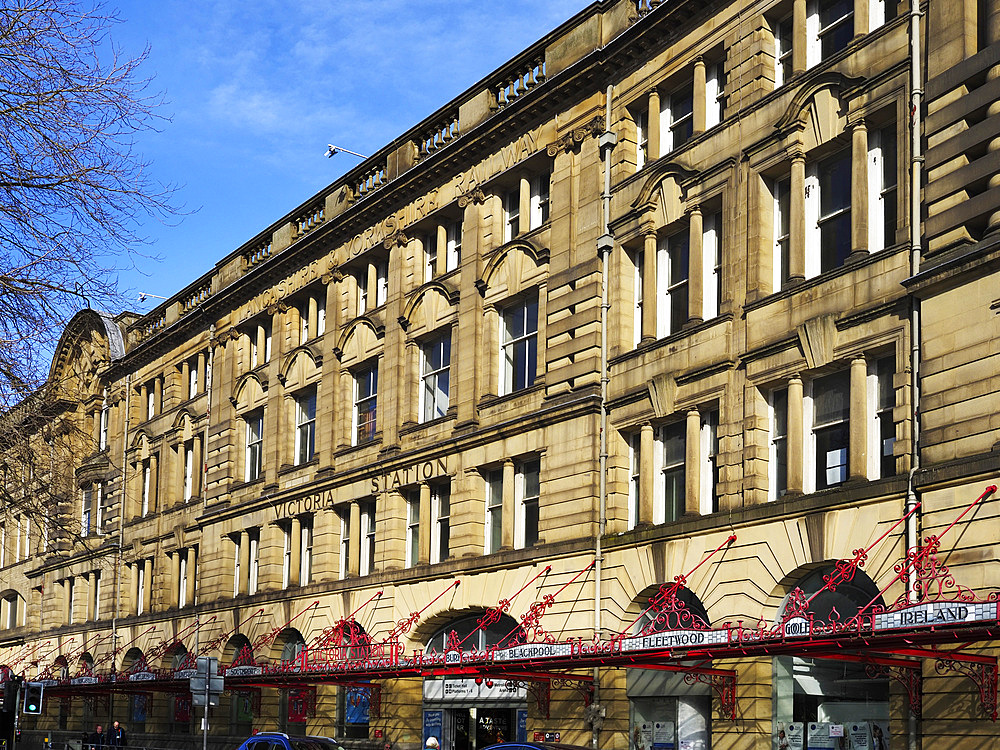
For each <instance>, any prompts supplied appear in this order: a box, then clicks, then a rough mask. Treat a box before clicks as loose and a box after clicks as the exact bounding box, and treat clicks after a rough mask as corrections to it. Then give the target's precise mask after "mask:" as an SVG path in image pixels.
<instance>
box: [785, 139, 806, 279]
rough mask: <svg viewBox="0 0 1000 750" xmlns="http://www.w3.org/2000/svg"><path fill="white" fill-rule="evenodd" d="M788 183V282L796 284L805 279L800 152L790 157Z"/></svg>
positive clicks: (802, 162)
mask: <svg viewBox="0 0 1000 750" xmlns="http://www.w3.org/2000/svg"><path fill="white" fill-rule="evenodd" d="M789 183H790V186H791V191H790V192H791V195H789V200H788V202H789V212H790V213H791V216H789V217H788V219H789V224H788V231H789V235H790V236H789V238H788V245H789V248H788V281H789V282H790V283H792V284H797V283H799V282H801V281H803V280H804V279H805V277H806V155H805V154H803V153H802V152H801V151H799V152H796V153H795V154H794V155H793V156H792V173H791V179H790V180H789Z"/></svg>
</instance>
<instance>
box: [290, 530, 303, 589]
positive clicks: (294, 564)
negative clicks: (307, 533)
mask: <svg viewBox="0 0 1000 750" xmlns="http://www.w3.org/2000/svg"><path fill="white" fill-rule="evenodd" d="M288 546H289V550H290V552H291V554H290V555H289V559H288V585H289V586H298V585H299V583H300V581H299V571H300V569H301V568H302V519H301V518H299V517H298V516H296V517H294V518H293V519H292V528H291V531H290V532H289V536H288Z"/></svg>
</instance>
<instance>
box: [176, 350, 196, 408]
mask: <svg viewBox="0 0 1000 750" xmlns="http://www.w3.org/2000/svg"><path fill="white" fill-rule="evenodd" d="M195 374H196V375H197V373H195ZM190 383H191V363H190V362H189V361H188V360H186V359H185V360H184V361H183V362H181V399H180V400H181V401H187V400H188V397H189V395H190V393H191V384H190Z"/></svg>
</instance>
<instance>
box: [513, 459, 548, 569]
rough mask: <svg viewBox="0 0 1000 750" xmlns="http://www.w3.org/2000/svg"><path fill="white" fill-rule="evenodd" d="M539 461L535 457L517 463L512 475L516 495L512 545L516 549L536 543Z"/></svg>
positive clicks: (539, 485)
mask: <svg viewBox="0 0 1000 750" xmlns="http://www.w3.org/2000/svg"><path fill="white" fill-rule="evenodd" d="M540 468H541V463H540V462H539V461H538V460H537V459H535V460H533V461H525V462H523V463H521V464H519V465H518V467H517V472H516V474H515V475H514V492H515V495H516V497H517V525H516V526H515V527H514V537H515V538H514V546H515V547H516V548H517V549H523V548H525V547H533V546H535V545H536V544H537V543H538V501H539V495H540V488H541V484H540V482H539V471H540Z"/></svg>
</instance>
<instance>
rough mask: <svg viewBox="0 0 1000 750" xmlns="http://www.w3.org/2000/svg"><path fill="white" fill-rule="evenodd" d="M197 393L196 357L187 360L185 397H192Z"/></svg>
mask: <svg viewBox="0 0 1000 750" xmlns="http://www.w3.org/2000/svg"><path fill="white" fill-rule="evenodd" d="M197 395H198V359H197V357H196V358H194V359H192V360H191V361H190V362H188V382H187V397H188V398H194V397H195V396H197Z"/></svg>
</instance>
